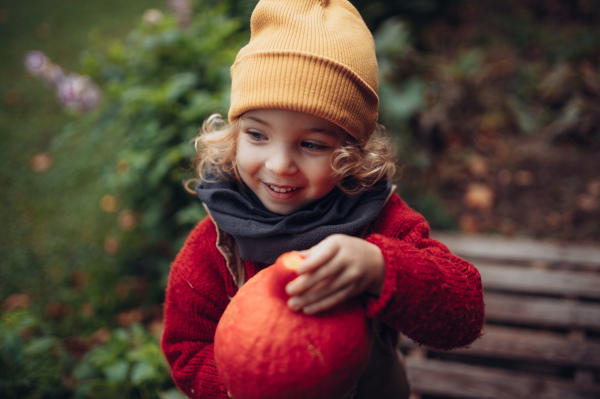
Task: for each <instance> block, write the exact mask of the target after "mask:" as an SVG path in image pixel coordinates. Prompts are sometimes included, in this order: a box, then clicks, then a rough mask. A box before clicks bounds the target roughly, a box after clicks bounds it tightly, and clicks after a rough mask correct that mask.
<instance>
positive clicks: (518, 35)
mask: <svg viewBox="0 0 600 399" xmlns="http://www.w3.org/2000/svg"><path fill="white" fill-rule="evenodd" d="M408 3H410V2H408ZM374 4H375V3H374ZM457 5H458V4H457ZM463 5H464V6H465V7H464V8H463V7H460V8H461V9H460V12H456V13H454V14H452V16H450V17H449V16H448V15H446V16H445V17H444V18H442V17H440V16H438V17H435V18H431V19H429V22H428V25H427V27H426V29H424V30H415V29H414V21H413V20H411V19H410V18H411V15H412V14H411V13H410V12H404V13H403V14H402V15H398V16H394V17H392V18H388V19H385V20H383V21H382V22H381V23H380V24H379V25H378V28H377V30H376V31H375V40H376V44H377V51H378V58H379V65H380V90H379V95H380V102H381V107H380V119H381V121H382V123H384V124H385V125H386V126H387V127H388V129H389V130H391V131H392V132H393V133H394V134H395V135H396V139H397V143H398V147H399V149H400V157H401V160H402V163H403V165H404V169H403V172H404V173H403V175H402V179H401V180H400V184H401V185H402V188H403V194H404V196H405V197H406V198H407V199H408V200H409V202H411V203H413V204H414V206H415V207H416V208H417V209H418V210H420V211H421V212H423V213H424V214H425V216H426V217H427V218H428V219H429V220H430V221H431V222H432V224H433V226H434V227H439V228H449V227H451V226H452V221H451V218H449V217H448V215H447V214H445V213H444V211H443V210H441V208H440V205H441V202H440V201H439V200H435V198H436V197H439V196H440V193H439V192H437V193H436V192H435V191H433V192H432V190H439V189H441V188H442V187H441V186H440V185H439V184H437V185H436V184H434V180H433V179H432V175H433V174H434V173H438V171H437V170H436V169H435V163H436V162H438V163H439V160H438V158H439V157H440V156H442V155H443V154H446V153H448V152H449V151H456V150H459V151H461V150H462V149H463V148H465V149H467V148H468V149H475V151H476V152H477V153H480V154H482V155H484V156H495V155H496V150H497V149H494V148H492V147H490V146H489V145H485V144H482V143H483V142H485V141H488V142H489V141H490V137H492V138H493V139H494V140H495V138H496V137H498V136H500V135H502V136H515V135H523V136H531V135H534V134H535V135H537V136H538V137H540V138H542V139H543V140H545V141H547V142H548V143H550V144H552V143H555V142H557V141H565V140H567V141H570V142H574V143H576V144H579V145H582V144H583V145H584V146H591V147H592V148H593V147H596V148H597V147H598V146H599V145H600V129H599V128H598V126H600V108H599V107H598V103H599V100H600V64H599V63H598V61H597V50H596V49H597V48H598V44H599V43H600V30H599V29H598V28H597V27H596V26H595V25H593V24H592V23H591V22H590V21H591V20H592V19H591V18H589V17H591V16H592V15H596V16H598V15H600V8H598V7H595V6H594V7H591V6H590V7H591V8H589V9H585V10H584V11H585V12H584V11H582V10H581V7H582V5H581V4H579V5H574V4H570V5H569V4H567V3H564V4H562V3H561V5H560V7H559V8H560V10H561V12H569V11H570V12H571V13H572V14H573V15H575V16H574V17H573V20H572V21H571V24H572V25H570V26H568V28H565V29H556V24H557V23H559V22H561V21H560V15H559V13H558V12H556V11H554V12H550V11H548V10H546V8H545V7H546V6H545V5H544V4H542V3H540V2H537V1H535V0H530V1H528V2H524V3H523V2H519V3H518V4H517V3H514V2H508V4H504V3H503V4H502V5H482V4H480V3H476V2H463ZM440 7H441V5H440ZM578 7H579V8H578ZM577 13H579V14H577ZM434 14H435V13H434ZM434 14H430V15H432V16H433V15H434ZM541 15H543V17H541ZM576 15H579V17H577V16H576ZM540 18H544V19H540ZM453 24H454V25H456V26H453ZM509 28H510V29H509ZM515 28H516V29H515ZM450 32H452V33H451V34H450ZM532 49H535V54H532V52H533V51H532ZM470 151H472V150H470ZM464 159H465V160H467V159H469V156H467V154H465V156H464ZM466 167H467V166H466V165H465V168H466ZM428 204H430V205H428ZM490 205H491V202H490ZM440 210H441V211H440Z"/></svg>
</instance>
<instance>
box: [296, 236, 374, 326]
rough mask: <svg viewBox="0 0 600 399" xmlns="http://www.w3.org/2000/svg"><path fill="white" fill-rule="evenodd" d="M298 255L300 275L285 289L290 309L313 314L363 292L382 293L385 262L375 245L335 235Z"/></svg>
mask: <svg viewBox="0 0 600 399" xmlns="http://www.w3.org/2000/svg"><path fill="white" fill-rule="evenodd" d="M301 254H302V255H304V256H305V257H306V259H305V260H304V261H303V262H302V264H301V265H300V267H299V268H298V272H299V273H300V276H298V277H297V278H296V279H294V280H293V281H292V282H290V283H289V284H288V285H287V286H286V291H287V293H288V294H289V295H291V296H292V297H291V298H290V300H289V301H288V305H289V306H290V307H291V308H292V309H294V310H301V309H302V310H303V311H304V313H308V314H314V313H318V312H321V311H323V310H326V309H329V308H331V307H333V306H335V305H337V304H339V303H341V302H343V301H345V300H346V299H348V298H351V297H354V296H356V295H359V294H361V293H363V292H365V291H368V292H370V293H372V294H375V295H379V294H381V290H382V288H383V279H384V276H385V262H384V260H383V255H382V254H381V250H380V249H379V247H377V246H376V245H374V244H371V243H370V242H367V241H365V240H363V239H361V238H356V237H351V236H346V235H342V234H335V235H332V236H330V237H328V238H326V239H324V240H323V241H321V242H320V243H319V244H317V245H315V246H314V247H312V248H311V249H308V250H306V251H302V252H301Z"/></svg>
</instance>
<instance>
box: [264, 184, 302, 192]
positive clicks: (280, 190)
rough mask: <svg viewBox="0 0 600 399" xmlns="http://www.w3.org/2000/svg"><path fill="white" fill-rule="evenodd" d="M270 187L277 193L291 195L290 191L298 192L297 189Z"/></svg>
mask: <svg viewBox="0 0 600 399" xmlns="http://www.w3.org/2000/svg"><path fill="white" fill-rule="evenodd" d="M268 186H269V187H271V190H273V191H275V192H277V193H289V192H290V191H294V190H296V189H295V188H281V187H276V186H272V185H270V184H269V185H268Z"/></svg>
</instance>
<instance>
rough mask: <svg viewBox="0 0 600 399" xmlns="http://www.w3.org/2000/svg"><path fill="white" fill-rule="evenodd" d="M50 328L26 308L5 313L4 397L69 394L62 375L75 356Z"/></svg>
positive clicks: (0, 324)
mask: <svg viewBox="0 0 600 399" xmlns="http://www.w3.org/2000/svg"><path fill="white" fill-rule="evenodd" d="M46 329H47V326H45V325H43V324H41V322H40V320H39V319H38V318H36V317H35V316H34V315H33V314H31V313H29V312H28V311H26V310H20V311H16V312H11V313H7V314H3V315H2V319H1V320H0V342H1V343H2V346H1V347H0V396H2V397H3V398H7V399H12V398H24V397H26V398H43V397H56V398H60V397H68V396H67V389H66V388H65V387H64V386H63V384H62V375H63V372H64V371H65V370H66V369H67V368H68V367H69V366H71V365H72V363H73V359H72V358H71V357H70V356H69V354H68V353H66V352H65V351H64V350H62V349H63V348H62V346H61V342H60V340H59V339H58V338H57V337H55V336H53V335H51V334H48V335H46V334H44V331H43V330H46ZM40 333H41V334H40ZM38 334H40V335H38Z"/></svg>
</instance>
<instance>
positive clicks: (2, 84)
mask: <svg viewBox="0 0 600 399" xmlns="http://www.w3.org/2000/svg"><path fill="white" fill-rule="evenodd" d="M148 8H159V9H165V8H166V1H164V0H129V1H126V2H122V1H116V0H101V1H98V0H93V1H91V0H86V1H83V0H28V1H26V2H15V1H8V0H0V42H2V46H1V47H0V70H1V71H2V72H1V73H2V79H0V104H1V105H0V142H1V145H0V159H1V161H0V185H1V186H2V189H1V190H0V193H1V194H0V199H1V204H2V206H0V223H1V225H2V231H1V232H0V281H2V284H0V301H2V300H4V299H5V298H6V297H7V296H8V295H10V294H12V293H27V294H29V295H30V296H31V297H32V298H33V299H34V300H37V304H38V305H39V306H43V305H44V304H46V303H47V302H48V301H53V300H59V299H60V297H61V296H65V295H69V293H68V291H64V290H61V287H64V286H65V283H68V282H69V281H70V279H71V278H72V272H74V271H76V270H77V271H84V272H87V271H90V270H92V269H102V268H107V269H110V268H111V267H115V263H116V262H115V261H114V260H113V259H112V258H111V257H110V256H109V255H108V254H106V253H105V251H104V249H103V247H102V240H103V236H104V235H105V234H107V232H108V231H109V226H110V225H111V224H112V223H111V222H112V221H113V220H114V217H113V216H112V215H107V214H103V213H102V212H101V211H100V206H99V202H100V198H101V197H102V195H104V194H106V193H102V192H100V191H99V189H98V188H97V187H96V185H95V184H94V180H95V178H96V177H97V175H98V172H99V171H100V170H101V169H102V168H104V167H107V165H108V164H111V162H112V161H113V160H112V158H111V154H112V153H113V152H114V148H111V143H102V140H95V141H94V143H95V145H96V146H97V148H94V149H93V153H94V155H95V156H94V157H93V159H90V158H89V157H86V158H83V157H82V156H81V155H80V154H83V153H88V154H89V153H90V151H87V150H86V151H84V149H86V146H90V145H91V143H90V142H88V140H86V139H85V137H84V136H82V135H74V136H73V137H71V138H69V139H68V140H66V141H64V142H63V143H62V145H57V144H56V142H55V141H54V140H55V138H56V137H57V136H58V135H59V134H60V133H61V132H62V131H63V130H64V128H65V126H66V125H67V124H68V123H69V122H70V121H71V120H72V118H73V116H72V115H69V114H67V113H66V112H65V111H64V110H63V109H62V108H61V107H60V106H59V104H58V102H57V101H56V99H55V97H54V93H53V91H52V90H51V89H50V88H48V87H46V86H45V85H44V84H43V83H42V82H41V81H39V80H37V79H34V78H32V77H30V76H28V75H27V73H26V72H25V70H24V68H23V56H24V54H25V53H26V51H28V50H32V49H36V50H41V51H43V52H45V53H46V54H47V55H48V56H49V57H50V59H51V60H52V61H53V62H55V63H57V64H59V65H61V66H62V67H63V68H64V69H65V70H66V71H71V72H76V71H77V70H78V69H79V57H80V54H81V53H82V52H83V51H84V50H85V48H86V46H87V45H88V44H89V41H90V35H92V34H95V35H102V36H105V37H108V38H123V37H124V35H126V34H127V32H128V31H129V30H130V29H131V28H132V27H133V25H134V24H135V23H137V21H139V19H140V18H141V16H142V14H143V12H144V11H145V10H146V9H148ZM39 153H50V154H51V158H52V167H51V168H50V169H49V170H48V171H46V172H43V173H36V172H34V171H33V170H32V168H31V160H32V157H33V156H34V155H36V154H39ZM107 216H108V217H107ZM67 286H69V285H68V284H67Z"/></svg>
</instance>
